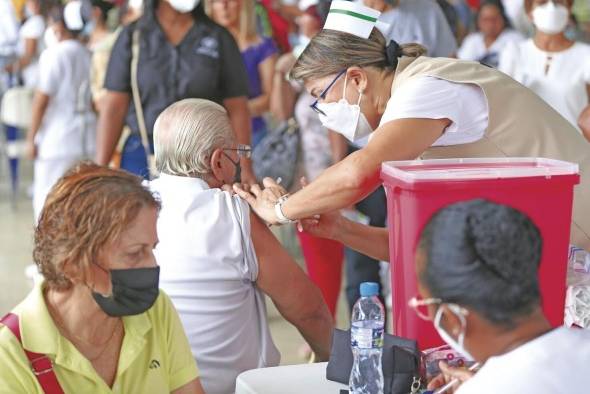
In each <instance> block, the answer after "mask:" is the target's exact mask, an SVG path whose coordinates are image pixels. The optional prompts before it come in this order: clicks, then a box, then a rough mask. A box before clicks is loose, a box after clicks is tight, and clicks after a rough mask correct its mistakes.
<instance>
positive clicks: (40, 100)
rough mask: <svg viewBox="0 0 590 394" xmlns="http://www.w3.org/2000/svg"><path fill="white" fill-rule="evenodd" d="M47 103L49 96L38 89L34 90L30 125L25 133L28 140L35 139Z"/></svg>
mask: <svg viewBox="0 0 590 394" xmlns="http://www.w3.org/2000/svg"><path fill="white" fill-rule="evenodd" d="M48 104H49V96H48V95H46V94H45V93H42V92H40V91H36V92H35V97H34V98H33V107H32V110H31V111H32V113H31V126H30V127H29V131H28V133H27V139H28V140H29V141H34V140H35V136H36V135H37V132H38V131H39V128H40V127H41V122H42V121H43V116H44V115H45V111H46V110H47V105H48Z"/></svg>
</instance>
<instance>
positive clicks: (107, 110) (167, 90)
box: [96, 0, 255, 181]
mask: <svg viewBox="0 0 590 394" xmlns="http://www.w3.org/2000/svg"><path fill="white" fill-rule="evenodd" d="M134 40H136V44H135V45H134V43H133V42H134ZM134 48H135V50H134ZM134 51H135V53H136V56H137V62H138V67H137V75H136V77H134V76H133V75H132V72H131V69H132V67H131V66H132V59H133V53H134ZM136 82H137V85H136V89H135V90H136V91H138V96H139V99H138V100H137V101H138V108H136V104H135V99H134V101H132V95H133V86H134V85H135V83H136ZM104 86H105V88H106V90H107V92H106V93H105V95H104V98H103V99H102V103H101V112H100V114H99V121H98V132H97V134H98V138H97V152H96V161H97V162H98V163H99V164H107V163H108V162H109V161H110V160H111V158H112V156H113V153H114V152H115V147H116V146H117V144H118V142H119V139H120V137H121V134H122V130H123V126H124V124H126V125H127V126H128V127H129V129H130V135H129V136H128V137H127V138H126V139H125V141H124V145H123V148H122V152H121V153H122V157H121V164H120V165H121V168H123V169H126V170H128V171H131V172H133V173H135V174H138V175H142V176H147V175H148V169H147V158H146V152H147V151H150V152H149V153H151V152H153V141H152V130H153V126H154V122H155V121H156V118H157V117H158V115H159V114H160V112H162V110H164V108H166V107H168V106H169V105H171V104H172V103H174V102H176V101H178V100H181V99H184V98H204V99H208V100H211V101H214V102H216V103H218V104H221V105H223V106H224V107H225V108H226V109H227V111H228V113H229V117H230V119H231V122H232V127H233V129H234V132H235V134H236V137H237V139H238V142H239V143H241V144H245V145H250V142H251V126H250V114H249V111H248V76H247V74H246V68H245V66H244V62H243V60H242V55H241V53H240V50H239V48H238V46H237V45H236V42H235V40H234V39H233V37H232V36H231V34H230V33H229V32H228V31H227V30H226V29H224V28H223V27H221V26H219V25H217V24H215V23H214V22H213V21H211V20H210V19H209V18H208V17H207V15H205V11H204V7H203V3H202V2H200V0H145V2H144V10H143V16H142V17H141V18H140V19H139V20H138V21H136V22H133V23H131V24H130V25H128V26H125V27H124V28H123V29H122V31H121V33H120V34H119V37H118V38H117V41H116V42H115V45H114V47H113V50H112V53H111V57H110V61H109V65H108V68H107V73H106V78H105V84H104ZM139 104H141V105H139ZM138 114H139V115H138ZM141 114H143V116H141ZM143 125H145V127H143ZM142 133H145V139H143V138H142V136H141V134H142ZM142 140H143V141H142ZM146 140H147V141H146ZM144 144H145V145H149V146H144ZM242 166H243V168H244V171H243V173H242V178H243V180H246V181H253V180H254V179H255V178H254V175H253V171H252V167H251V162H250V160H249V159H242Z"/></svg>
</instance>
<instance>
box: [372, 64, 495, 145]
mask: <svg viewBox="0 0 590 394" xmlns="http://www.w3.org/2000/svg"><path fill="white" fill-rule="evenodd" d="M488 113H489V111H488V102H487V99H486V97H485V94H484V92H483V90H482V89H481V88H480V87H479V86H477V85H472V84H462V83H453V82H449V81H446V80H444V79H439V78H435V77H429V76H422V77H416V78H413V79H411V80H409V81H407V82H406V83H404V84H403V85H402V86H401V87H400V88H399V89H397V90H396V91H395V93H394V94H393V96H391V98H390V99H389V101H388V102H387V107H386V108H385V113H384V114H383V117H382V118H381V123H380V124H379V126H382V125H384V124H385V123H387V122H390V121H392V120H396V119H408V118H421V119H445V118H446V119H450V120H451V122H452V123H451V124H450V125H449V126H448V127H447V128H446V130H445V132H444V133H443V135H442V136H441V137H440V138H439V139H438V140H437V141H436V142H435V143H434V144H433V146H446V145H459V144H467V143H470V142H475V141H477V140H479V139H481V138H482V137H483V135H484V133H485V131H486V129H487V127H488ZM416 132H419V131H418V130H416Z"/></svg>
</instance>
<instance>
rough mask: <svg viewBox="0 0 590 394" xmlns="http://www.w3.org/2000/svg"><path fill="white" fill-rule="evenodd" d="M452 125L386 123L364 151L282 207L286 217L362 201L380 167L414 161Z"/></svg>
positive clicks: (374, 184) (429, 121) (422, 121)
mask: <svg viewBox="0 0 590 394" xmlns="http://www.w3.org/2000/svg"><path fill="white" fill-rule="evenodd" d="M449 124H450V121H449V119H398V120H395V121H391V122H388V123H386V124H385V125H383V126H381V127H379V129H378V130H377V131H375V133H374V134H373V138H372V139H371V141H370V142H369V144H368V145H367V146H366V147H365V148H363V149H360V150H358V151H356V152H354V153H352V154H350V155H348V156H347V157H346V158H345V159H344V160H342V161H341V162H339V163H336V164H335V165H333V166H332V167H330V168H328V169H327V170H326V171H324V172H323V173H322V175H320V176H319V177H318V178H317V179H316V180H315V181H313V182H312V183H310V184H309V185H308V186H306V187H305V189H303V190H301V191H299V192H297V193H295V194H293V195H292V196H291V197H289V199H288V200H287V201H286V202H284V203H283V205H282V212H283V214H284V215H285V216H286V217H287V218H289V219H293V220H295V219H302V218H306V217H310V216H313V215H315V214H321V213H326V212H331V211H335V210H337V209H342V208H345V207H348V206H350V205H352V204H354V203H356V202H358V201H360V200H362V199H363V198H364V197H366V196H367V195H368V194H369V193H371V192H372V191H373V190H375V188H376V187H377V186H378V185H379V183H380V179H379V170H380V169H381V163H383V162H386V161H390V160H412V159H415V158H416V157H418V156H419V155H420V154H422V152H424V151H425V150H426V149H428V147H429V146H431V145H432V144H433V143H434V141H436V139H437V138H439V137H440V135H441V134H442V132H443V130H444V129H445V128H446V127H447V126H448V125H449ZM417 130H420V132H419V133H417ZM384 209H385V207H384Z"/></svg>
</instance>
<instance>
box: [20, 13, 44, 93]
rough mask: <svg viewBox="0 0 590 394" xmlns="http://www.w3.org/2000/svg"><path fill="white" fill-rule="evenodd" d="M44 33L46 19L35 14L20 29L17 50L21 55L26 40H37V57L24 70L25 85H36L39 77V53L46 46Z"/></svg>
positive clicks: (23, 51)
mask: <svg viewBox="0 0 590 394" xmlns="http://www.w3.org/2000/svg"><path fill="white" fill-rule="evenodd" d="M43 33H45V21H44V20H43V17H42V16H41V15H33V16H31V17H29V18H28V19H27V20H26V21H25V23H24V24H23V25H22V27H21V28H20V30H19V33H18V36H19V37H18V45H17V50H16V51H17V54H18V55H19V56H22V55H23V54H24V53H25V49H26V44H25V41H26V40H28V39H33V40H37V50H36V54H35V57H34V58H33V59H32V60H31V63H29V65H27V66H26V67H25V68H24V69H23V70H22V74H23V79H24V82H25V86H29V87H35V86H36V83H37V79H38V77H39V76H38V73H39V66H38V62H39V55H40V54H41V52H42V51H43V46H44V43H43Z"/></svg>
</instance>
